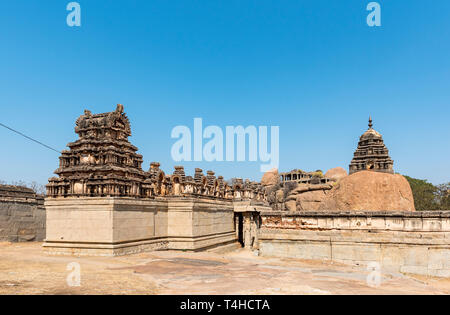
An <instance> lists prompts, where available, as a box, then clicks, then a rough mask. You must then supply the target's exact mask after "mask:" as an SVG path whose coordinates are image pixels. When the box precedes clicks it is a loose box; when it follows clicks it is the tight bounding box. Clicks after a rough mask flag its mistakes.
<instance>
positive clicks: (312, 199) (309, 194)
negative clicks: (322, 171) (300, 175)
mask: <svg viewBox="0 0 450 315" xmlns="http://www.w3.org/2000/svg"><path fill="white" fill-rule="evenodd" d="M332 187H333V186H332V185H328V184H318V185H309V184H301V185H298V186H297V187H296V188H295V189H293V190H292V191H291V192H290V193H289V195H288V196H287V198H286V208H287V209H288V210H289V211H317V210H318V209H319V208H320V205H321V204H322V202H323V201H324V200H325V198H326V196H327V193H329V191H330V189H331V188H332Z"/></svg>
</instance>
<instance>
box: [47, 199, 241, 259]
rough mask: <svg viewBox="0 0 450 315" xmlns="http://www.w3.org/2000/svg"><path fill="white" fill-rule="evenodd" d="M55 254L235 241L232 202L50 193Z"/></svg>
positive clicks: (49, 237) (201, 246)
mask: <svg viewBox="0 0 450 315" xmlns="http://www.w3.org/2000/svg"><path fill="white" fill-rule="evenodd" d="M45 207H46V210H47V238H46V240H45V243H44V248H45V250H46V251H47V252H48V253H51V254H63V255H64V254H66V255H94V256H118V255H126V254H131V253H137V252H142V251H151V250H165V249H182V250H191V251H200V250H206V249H211V248H214V247H218V246H223V245H227V244H230V243H233V242H236V233H235V230H234V214H233V203H232V201H230V200H217V199H212V198H207V197H199V198H194V197H181V196H170V197H165V198H155V199H137V198H129V197H101V198H96V197H80V198H48V199H46V201H45Z"/></svg>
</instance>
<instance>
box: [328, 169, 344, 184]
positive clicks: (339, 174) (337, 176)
mask: <svg viewBox="0 0 450 315" xmlns="http://www.w3.org/2000/svg"><path fill="white" fill-rule="evenodd" d="M347 176H348V173H347V171H346V170H345V169H343V168H342V167H335V168H332V169H329V170H328V171H327V172H326V173H325V177H327V178H330V179H332V180H333V181H335V182H337V181H338V180H341V179H342V178H344V177H347Z"/></svg>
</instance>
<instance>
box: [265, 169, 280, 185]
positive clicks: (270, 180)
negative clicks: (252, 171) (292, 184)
mask: <svg viewBox="0 0 450 315" xmlns="http://www.w3.org/2000/svg"><path fill="white" fill-rule="evenodd" d="M279 181H280V177H279V176H278V169H276V168H274V169H271V170H270V171H268V172H266V173H264V175H263V177H262V179H261V185H263V186H275V185H276V184H278V183H279Z"/></svg>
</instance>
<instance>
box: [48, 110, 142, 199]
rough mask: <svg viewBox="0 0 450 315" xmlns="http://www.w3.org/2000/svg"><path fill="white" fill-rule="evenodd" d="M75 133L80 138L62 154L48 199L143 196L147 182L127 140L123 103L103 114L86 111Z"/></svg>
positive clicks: (77, 124) (136, 156)
mask: <svg viewBox="0 0 450 315" xmlns="http://www.w3.org/2000/svg"><path fill="white" fill-rule="evenodd" d="M75 132H76V133H77V134H78V135H79V139H78V140H77V141H75V142H71V143H69V144H68V147H69V148H70V150H65V151H63V152H62V155H61V157H60V158H59V161H60V165H59V168H58V169H57V170H56V171H55V173H56V174H57V175H58V176H59V177H53V178H50V180H49V184H48V185H47V194H48V196H49V197H68V196H77V197H79V196H129V197H139V196H140V195H141V193H142V189H141V188H142V184H143V183H144V181H145V179H146V177H145V173H144V171H143V170H142V168H141V165H142V155H140V154H137V153H136V151H137V150H138V148H137V147H135V146H133V145H132V144H131V143H130V142H129V141H128V137H129V136H131V128H130V123H129V121H128V118H127V116H126V114H125V113H124V112H123V106H122V105H121V104H118V105H117V109H116V110H115V111H113V112H109V113H104V114H96V115H93V114H92V113H91V112H90V111H88V110H86V111H85V112H84V115H82V116H80V117H79V118H78V120H77V122H76V127H75Z"/></svg>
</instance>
